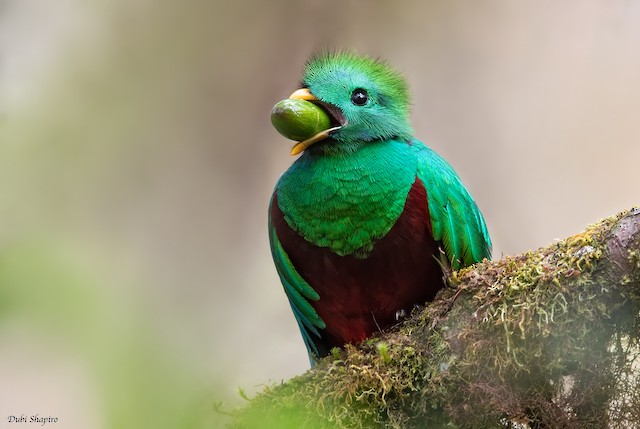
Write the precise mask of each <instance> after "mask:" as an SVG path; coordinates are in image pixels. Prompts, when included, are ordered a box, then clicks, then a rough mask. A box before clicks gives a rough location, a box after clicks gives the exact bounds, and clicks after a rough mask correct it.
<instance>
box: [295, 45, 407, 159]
mask: <svg viewBox="0 0 640 429" xmlns="http://www.w3.org/2000/svg"><path fill="white" fill-rule="evenodd" d="M302 87H303V88H302V89H300V90H298V91H296V92H294V93H293V94H292V95H291V98H294V99H295V98H298V99H303V100H308V101H311V102H313V103H317V104H318V105H320V106H321V107H323V108H324V109H325V110H326V111H327V112H328V113H329V115H330V116H331V125H332V126H331V128H329V129H328V130H325V131H323V132H321V133H318V134H317V135H315V136H313V137H312V138H310V139H307V140H305V141H303V142H300V143H298V144H297V145H296V146H294V148H293V150H292V154H296V153H300V152H302V151H304V150H305V149H307V148H308V147H309V146H311V145H313V144H315V143H318V142H323V144H321V145H317V146H316V147H318V148H324V149H325V150H327V149H328V150H341V149H349V150H353V149H354V148H356V147H358V146H359V145H361V144H363V143H365V142H369V141H372V140H382V139H389V138H400V139H409V138H411V136H412V134H413V130H412V129H411V125H410V123H409V94H408V87H407V83H406V81H405V79H404V77H403V76H402V75H401V74H400V73H398V72H397V71H395V70H394V69H393V68H391V67H390V66H389V65H388V64H387V63H385V62H383V61H380V60H376V59H373V58H370V57H367V56H361V55H357V54H354V53H352V52H331V53H322V54H319V55H316V56H314V57H312V58H311V59H310V60H309V61H308V62H307V64H306V66H305V69H304V73H303V77H302Z"/></svg>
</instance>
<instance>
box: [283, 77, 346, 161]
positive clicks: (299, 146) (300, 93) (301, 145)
mask: <svg viewBox="0 0 640 429" xmlns="http://www.w3.org/2000/svg"><path fill="white" fill-rule="evenodd" d="M289 98H290V99H293V100H306V101H318V99H317V98H316V96H315V95H313V94H312V93H311V91H309V88H301V89H298V90H296V91H294V92H293V94H291V95H290V96H289ZM340 128H341V127H333V128H328V129H326V130H323V131H320V132H319V133H318V134H316V135H314V136H311V137H309V138H308V139H306V140H303V141H301V142H298V143H296V144H295V145H294V146H293V148H291V155H298V154H299V153H302V152H304V150H305V149H307V148H308V147H309V146H311V145H312V144H314V143H317V142H319V141H321V140H324V139H326V138H327V137H329V134H330V133H331V132H332V131H336V130H338V129H340Z"/></svg>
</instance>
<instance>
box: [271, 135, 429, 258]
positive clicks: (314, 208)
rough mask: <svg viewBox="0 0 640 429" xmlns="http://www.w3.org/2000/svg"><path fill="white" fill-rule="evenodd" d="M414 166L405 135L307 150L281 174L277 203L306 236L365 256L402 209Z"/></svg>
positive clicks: (340, 251)
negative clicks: (346, 147)
mask: <svg viewBox="0 0 640 429" xmlns="http://www.w3.org/2000/svg"><path fill="white" fill-rule="evenodd" d="M416 171H417V162H416V158H415V155H414V152H413V151H412V150H411V148H410V146H409V145H408V144H407V143H406V142H404V141H395V140H388V141H373V142H367V143H363V144H362V145H361V146H360V147H358V148H357V149H355V150H354V151H353V152H350V153H345V152H328V151H307V152H305V153H304V154H303V155H302V156H301V157H300V158H299V159H298V160H297V161H296V162H295V163H294V164H293V165H292V166H291V168H289V170H287V172H285V173H284V174H283V176H282V177H281V178H280V180H279V182H278V184H277V186H276V192H277V196H278V206H279V207H280V210H281V211H282V212H283V214H284V217H285V220H286V222H287V223H288V224H289V226H290V227H291V228H292V229H293V230H294V231H296V232H297V233H298V234H300V235H301V236H302V237H304V238H305V240H307V241H309V242H310V243H312V244H315V245H316V246H320V247H328V248H329V249H331V250H332V251H333V252H335V253H337V254H339V255H355V256H356V257H359V258H363V257H366V256H367V254H368V253H369V252H370V251H371V250H372V249H373V245H374V243H375V241H376V240H377V239H379V238H381V237H384V236H385V234H386V233H387V232H389V230H390V229H391V227H392V226H393V225H394V223H395V222H396V220H397V219H398V217H399V216H400V214H401V213H402V210H403V208H404V204H405V201H406V197H407V194H408V193H409V189H410V188H411V185H412V184H413V182H414V181H415V178H416ZM425 203H426V202H425Z"/></svg>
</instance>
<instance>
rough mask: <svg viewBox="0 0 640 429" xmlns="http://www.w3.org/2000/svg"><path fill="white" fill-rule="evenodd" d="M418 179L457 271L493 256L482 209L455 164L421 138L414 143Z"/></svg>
mask: <svg viewBox="0 0 640 429" xmlns="http://www.w3.org/2000/svg"><path fill="white" fill-rule="evenodd" d="M413 143H414V144H413V146H412V147H413V148H414V150H415V151H416V156H417V158H418V178H419V179H420V180H422V182H423V183H424V186H425V188H426V190H427V199H428V204H429V212H430V214H431V226H432V230H433V236H434V238H435V239H436V241H440V242H441V243H442V245H443V247H444V251H445V254H446V256H447V259H449V261H450V263H451V267H452V268H453V269H454V270H457V269H459V268H461V267H466V266H468V265H471V264H474V263H476V262H479V261H481V260H482V259H484V258H487V259H490V258H491V239H490V238H489V232H488V231H487V226H486V225H485V222H484V218H483V217H482V213H480V209H478V206H477V205H476V203H475V201H474V200H473V198H471V195H469V192H468V191H467V189H466V188H465V187H464V185H463V184H462V181H461V180H460V178H459V177H458V175H457V174H456V172H455V171H454V170H453V168H452V167H451V165H449V163H448V162H447V161H446V160H444V158H442V157H441V156H440V155H438V154H437V153H435V152H434V151H433V150H431V149H430V148H428V147H427V146H425V145H424V144H422V143H421V142H419V141H414V142H413Z"/></svg>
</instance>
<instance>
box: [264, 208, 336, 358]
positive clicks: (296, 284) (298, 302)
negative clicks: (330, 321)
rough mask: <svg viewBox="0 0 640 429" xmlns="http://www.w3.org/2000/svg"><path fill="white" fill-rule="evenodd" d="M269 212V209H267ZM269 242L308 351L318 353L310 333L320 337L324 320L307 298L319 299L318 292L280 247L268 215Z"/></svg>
mask: <svg viewBox="0 0 640 429" xmlns="http://www.w3.org/2000/svg"><path fill="white" fill-rule="evenodd" d="M269 213H271V210H269ZM269 242H270V244H271V255H272V256H273V260H274V262H275V265H276V270H277V272H278V276H279V277H280V281H281V282H282V286H283V287H284V291H285V293H286V294H287V298H288V299H289V304H290V305H291V309H292V310H293V314H294V316H295V318H296V322H298V326H299V327H300V331H301V332H302V338H303V339H304V342H305V345H306V346H307V349H308V350H309V352H310V353H312V352H313V353H314V354H316V355H317V354H318V349H317V347H316V345H315V344H314V341H313V338H312V336H311V335H312V334H313V335H315V336H317V337H318V338H319V337H320V333H319V331H318V329H324V328H325V327H326V325H325V323H324V321H323V320H322V319H321V318H320V316H318V313H317V312H316V310H315V309H314V308H313V307H312V306H311V304H310V303H309V300H311V301H317V300H319V299H320V296H318V293H317V292H316V291H315V290H314V289H313V288H312V287H311V286H310V285H309V283H307V282H306V281H305V280H304V279H303V278H302V276H300V274H298V272H297V271H296V269H295V268H294V266H293V264H292V263H291V260H290V259H289V256H288V255H287V253H286V252H285V250H284V249H283V248H282V245H281V244H280V240H279V239H278V236H277V234H276V231H275V228H274V227H273V223H272V222H271V216H269Z"/></svg>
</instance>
